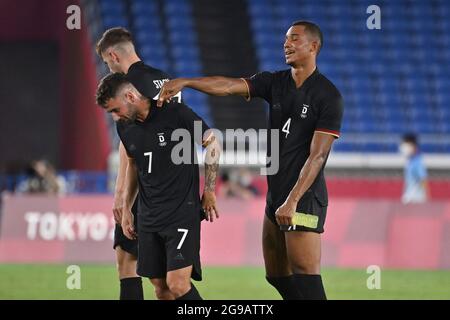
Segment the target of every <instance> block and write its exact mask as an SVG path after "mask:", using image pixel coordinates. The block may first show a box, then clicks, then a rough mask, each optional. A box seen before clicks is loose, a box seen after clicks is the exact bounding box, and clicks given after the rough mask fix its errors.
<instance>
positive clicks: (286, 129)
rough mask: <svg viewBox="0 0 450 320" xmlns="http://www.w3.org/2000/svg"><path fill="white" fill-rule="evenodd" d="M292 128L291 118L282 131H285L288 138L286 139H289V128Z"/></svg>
mask: <svg viewBox="0 0 450 320" xmlns="http://www.w3.org/2000/svg"><path fill="white" fill-rule="evenodd" d="M290 126H291V118H289V119H288V120H287V121H286V123H285V124H284V126H283V129H281V131H283V132H285V133H286V137H285V138H287V136H288V134H289V128H290Z"/></svg>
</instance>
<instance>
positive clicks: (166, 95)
mask: <svg viewBox="0 0 450 320" xmlns="http://www.w3.org/2000/svg"><path fill="white" fill-rule="evenodd" d="M183 88H184V80H183V79H182V78H179V79H174V80H170V81H168V82H165V83H164V85H163V87H162V88H161V91H160V92H159V98H158V102H157V103H156V105H157V106H158V107H162V105H163V103H164V101H168V100H170V99H171V98H172V97H173V96H175V95H176V94H177V93H178V92H180V91H181V90H182V89H183Z"/></svg>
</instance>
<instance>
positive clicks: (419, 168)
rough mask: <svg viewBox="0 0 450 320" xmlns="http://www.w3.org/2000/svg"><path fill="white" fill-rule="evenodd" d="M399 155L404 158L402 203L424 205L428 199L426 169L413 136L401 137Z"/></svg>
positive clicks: (415, 138)
mask: <svg viewBox="0 0 450 320" xmlns="http://www.w3.org/2000/svg"><path fill="white" fill-rule="evenodd" d="M399 150H400V153H401V154H402V155H403V156H404V157H406V159H407V160H406V165H405V168H404V186H403V195H402V202H403V203H405V204H407V203H424V202H426V201H427V198H428V186H427V176H428V174H427V168H426V167H425V163H424V160H423V157H422V154H421V153H420V150H419V147H418V143H417V137H416V135H414V134H406V135H404V136H403V140H402V143H401V144H400V148H399Z"/></svg>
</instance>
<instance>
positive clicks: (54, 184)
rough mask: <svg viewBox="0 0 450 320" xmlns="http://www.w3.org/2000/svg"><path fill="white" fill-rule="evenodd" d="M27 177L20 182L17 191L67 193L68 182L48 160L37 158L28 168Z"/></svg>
mask: <svg viewBox="0 0 450 320" xmlns="http://www.w3.org/2000/svg"><path fill="white" fill-rule="evenodd" d="M26 176H27V177H26V179H25V180H24V181H23V182H21V183H20V184H19V186H18V187H17V189H16V191H17V192H20V193H47V194H63V193H65V189H66V183H65V179H64V178H63V177H62V176H58V175H57V174H56V170H55V168H54V167H53V166H52V165H51V164H50V163H49V162H48V161H46V160H36V161H33V162H31V163H30V165H29V166H28V168H27V169H26Z"/></svg>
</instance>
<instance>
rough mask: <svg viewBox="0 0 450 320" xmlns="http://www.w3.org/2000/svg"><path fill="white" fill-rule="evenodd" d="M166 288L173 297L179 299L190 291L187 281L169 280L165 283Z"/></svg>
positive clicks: (188, 281)
mask: <svg viewBox="0 0 450 320" xmlns="http://www.w3.org/2000/svg"><path fill="white" fill-rule="evenodd" d="M167 286H168V287H169V290H170V292H171V293H172V294H173V295H174V296H175V297H181V296H182V295H184V294H185V293H186V292H188V291H189V290H190V288H191V282H190V280H189V279H188V280H186V279H171V280H170V281H167Z"/></svg>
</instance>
